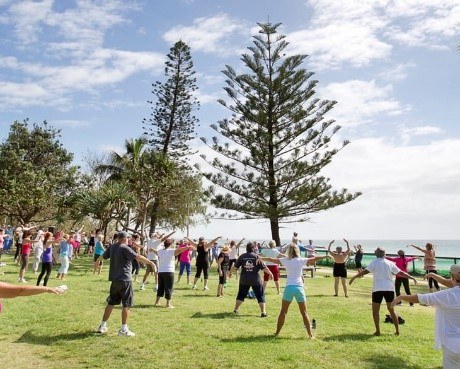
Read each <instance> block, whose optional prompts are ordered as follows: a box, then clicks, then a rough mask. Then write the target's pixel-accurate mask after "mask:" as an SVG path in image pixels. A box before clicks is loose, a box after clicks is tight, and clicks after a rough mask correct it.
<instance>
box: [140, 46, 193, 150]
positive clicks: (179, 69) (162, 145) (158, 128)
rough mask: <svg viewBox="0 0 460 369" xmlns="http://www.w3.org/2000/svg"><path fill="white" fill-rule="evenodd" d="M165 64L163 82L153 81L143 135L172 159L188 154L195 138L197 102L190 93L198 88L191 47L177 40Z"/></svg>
mask: <svg viewBox="0 0 460 369" xmlns="http://www.w3.org/2000/svg"><path fill="white" fill-rule="evenodd" d="M167 58H168V60H167V61H166V63H165V77H166V81H165V82H159V81H157V82H155V83H154V84H153V85H152V86H153V90H152V93H153V95H154V96H155V100H154V101H148V103H149V104H150V105H151V109H152V113H151V114H150V118H148V119H147V118H146V119H144V120H143V128H144V135H145V137H146V138H147V140H148V142H149V143H150V144H151V145H152V146H153V148H154V149H155V150H156V151H160V152H162V153H163V154H165V155H167V156H169V157H171V158H173V159H183V158H184V155H187V154H190V153H191V151H190V146H189V142H190V140H192V139H193V138H194V137H195V126H196V124H197V123H198V119H197V118H196V117H195V116H194V115H193V111H194V110H198V109H199V107H200V105H199V102H198V100H197V99H196V97H195V96H194V95H193V93H194V91H196V90H197V86H196V78H194V74H195V71H194V70H193V61H192V56H191V55H190V47H189V46H187V44H185V43H184V42H183V41H178V42H176V43H175V44H174V46H173V47H172V48H171V49H170V52H169V54H168V55H167Z"/></svg>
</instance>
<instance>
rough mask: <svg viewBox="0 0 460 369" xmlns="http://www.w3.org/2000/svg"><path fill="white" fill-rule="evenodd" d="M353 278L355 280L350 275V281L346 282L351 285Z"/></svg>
mask: <svg viewBox="0 0 460 369" xmlns="http://www.w3.org/2000/svg"><path fill="white" fill-rule="evenodd" d="M354 280H355V277H351V278H350V281H349V282H348V284H350V285H351V284H352V283H353V281H354Z"/></svg>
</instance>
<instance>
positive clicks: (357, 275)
mask: <svg viewBox="0 0 460 369" xmlns="http://www.w3.org/2000/svg"><path fill="white" fill-rule="evenodd" d="M368 273H369V271H368V270H367V269H363V270H362V271H360V272H359V273H358V274H356V275H355V276H354V277H351V279H350V282H349V284H352V283H353V282H354V280H355V279H356V278H360V277H362V276H363V275H366V274H368Z"/></svg>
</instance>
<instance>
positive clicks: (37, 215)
mask: <svg viewBox="0 0 460 369" xmlns="http://www.w3.org/2000/svg"><path fill="white" fill-rule="evenodd" d="M59 137H60V131H59V130H56V129H54V128H52V127H50V126H49V125H48V123H47V122H46V121H45V122H43V124H42V125H38V124H33V126H32V127H31V128H29V122H28V120H27V119H26V120H24V121H23V122H18V121H15V122H14V123H13V124H12V125H11V127H10V132H9V135H8V137H7V138H6V140H5V141H4V142H3V143H2V144H1V145H0V213H1V214H2V215H4V216H7V217H9V218H10V219H11V221H15V222H19V223H22V224H25V223H29V222H47V221H50V220H53V221H54V220H55V219H56V218H57V217H58V216H59V214H60V213H62V210H63V209H62V207H65V199H66V197H68V196H69V195H70V194H71V193H72V192H73V191H74V190H75V189H76V188H77V177H78V176H77V175H78V167H76V166H72V165H71V162H72V159H73V155H72V154H71V153H69V152H67V151H66V150H65V148H64V147H63V146H62V144H61V143H60V142H59Z"/></svg>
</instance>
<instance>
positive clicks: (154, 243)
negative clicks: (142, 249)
mask: <svg viewBox="0 0 460 369" xmlns="http://www.w3.org/2000/svg"><path fill="white" fill-rule="evenodd" d="M175 232H176V231H172V232H171V233H169V234H167V235H165V234H158V233H156V232H154V233H152V234H151V235H150V238H149V239H148V240H147V259H149V260H150V261H152V262H153V264H155V266H156V268H151V267H150V266H149V264H147V269H146V270H145V274H144V277H143V278H142V284H141V288H140V289H141V290H144V289H145V285H146V284H147V279H148V277H149V275H152V274H153V277H154V279H155V287H154V288H153V290H154V291H157V290H158V256H157V254H156V251H158V246H160V245H161V244H162V243H163V242H165V241H166V240H167V239H168V238H169V237H171V236H172V235H173V234H174V233H175Z"/></svg>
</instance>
